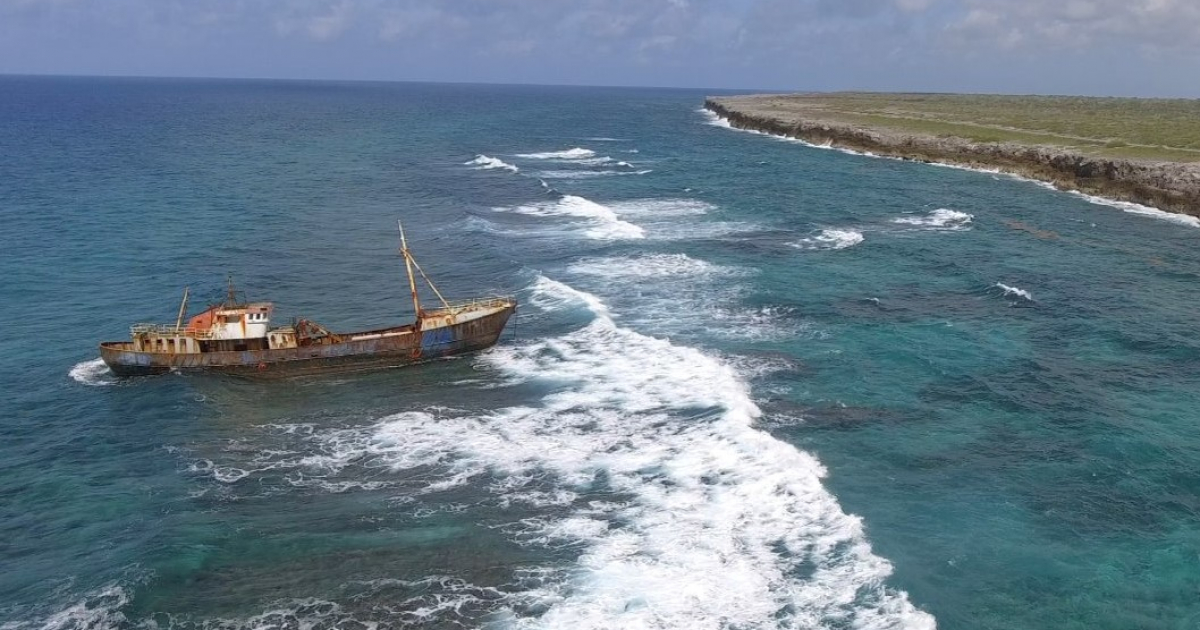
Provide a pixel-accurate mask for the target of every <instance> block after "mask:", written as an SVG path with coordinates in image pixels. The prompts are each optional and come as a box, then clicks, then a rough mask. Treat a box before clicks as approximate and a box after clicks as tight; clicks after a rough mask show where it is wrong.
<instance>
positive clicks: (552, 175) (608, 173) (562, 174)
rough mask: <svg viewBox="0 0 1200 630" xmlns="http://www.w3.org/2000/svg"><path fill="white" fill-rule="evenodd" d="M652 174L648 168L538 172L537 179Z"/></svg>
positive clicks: (651, 170)
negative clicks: (635, 169)
mask: <svg viewBox="0 0 1200 630" xmlns="http://www.w3.org/2000/svg"><path fill="white" fill-rule="evenodd" d="M653 172H654V170H653V169H648V168H646V169H641V170H637V171H539V172H538V177H545V178H547V179H593V178H596V177H612V176H621V175H648V174H650V173H653Z"/></svg>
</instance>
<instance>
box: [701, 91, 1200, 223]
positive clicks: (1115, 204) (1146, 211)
mask: <svg viewBox="0 0 1200 630" xmlns="http://www.w3.org/2000/svg"><path fill="white" fill-rule="evenodd" d="M698 111H700V112H701V113H703V114H704V116H705V118H707V123H708V124H710V125H713V126H715V127H721V128H723V129H733V130H734V131H742V132H746V133H753V134H757V135H761V136H767V137H770V138H775V139H777V140H786V141H790V142H796V143H799V144H803V145H805V146H808V147H811V148H814V149H832V150H835V151H840V152H842V153H848V154H851V155H861V156H865V157H873V158H879V159H888V160H901V161H904V159H903V158H897V157H892V156H886V155H876V154H874V153H871V152H869V151H854V150H852V149H845V148H842V147H834V146H832V145H829V144H813V143H811V142H806V141H804V140H800V139H798V138H789V137H787V136H780V135H776V134H771V133H765V132H762V131H756V130H753V129H740V128H738V127H734V126H733V125H731V124H730V123H729V120H728V119H726V118H724V117H721V116H718V115H717V114H716V113H714V112H712V111H709V110H707V109H701V110H698ZM924 163H925V164H928V165H930V166H936V167H938V168H949V169H954V170H960V171H971V172H975V173H988V174H991V175H1002V176H1004V177H1008V178H1011V179H1015V180H1018V181H1023V182H1029V183H1032V184H1034V185H1036V186H1039V187H1041V188H1046V189H1048V190H1053V191H1056V192H1066V193H1068V194H1071V195H1074V196H1077V197H1081V198H1083V199H1085V200H1087V201H1089V202H1091V203H1094V204H1097V205H1101V206H1108V207H1110V208H1117V209H1119V210H1124V211H1125V212H1129V213H1131V214H1138V215H1142V216H1147V217H1151V218H1154V219H1159V220H1162V221H1171V222H1173V223H1179V224H1181V225H1186V226H1189V227H1198V228H1200V218H1198V217H1193V216H1191V215H1186V214H1179V213H1175V212H1166V211H1164V210H1159V209H1158V208H1152V207H1150V206H1145V205H1142V204H1138V203H1133V202H1129V201H1118V200H1116V199H1107V198H1105V197H1098V196H1095V195H1089V194H1087V193H1082V192H1079V191H1077V190H1062V189H1060V188H1058V187H1057V186H1055V185H1054V184H1051V183H1050V182H1044V181H1041V180H1037V179H1031V178H1029V177H1024V176H1021V175H1017V174H1016V173H1009V172H1006V171H1004V170H1002V169H999V168H993V167H985V166H966V165H963V164H952V163H948V162H924Z"/></svg>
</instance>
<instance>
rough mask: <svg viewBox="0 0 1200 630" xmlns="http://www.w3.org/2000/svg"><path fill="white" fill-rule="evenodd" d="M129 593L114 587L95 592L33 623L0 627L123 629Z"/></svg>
mask: <svg viewBox="0 0 1200 630" xmlns="http://www.w3.org/2000/svg"><path fill="white" fill-rule="evenodd" d="M130 599H131V598H130V595H129V592H128V591H126V590H125V589H124V588H122V587H120V586H117V585H110V586H106V587H104V588H101V589H98V590H96V591H94V592H92V593H89V594H87V595H85V596H83V597H82V598H80V599H79V600H78V601H76V602H75V603H73V604H71V605H69V606H67V607H65V608H63V609H62V610H59V611H57V612H54V613H51V614H49V615H46V616H44V617H42V618H40V619H37V620H28V621H11V622H7V623H3V624H0V628H3V629H4V630H107V629H108V628H120V627H123V626H124V625H125V623H126V621H127V619H126V617H125V613H124V612H122V609H124V608H125V606H127V605H128V604H129V602H130Z"/></svg>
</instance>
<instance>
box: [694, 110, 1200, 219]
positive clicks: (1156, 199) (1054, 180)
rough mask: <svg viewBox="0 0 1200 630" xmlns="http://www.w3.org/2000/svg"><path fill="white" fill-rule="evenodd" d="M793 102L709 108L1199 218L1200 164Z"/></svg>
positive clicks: (757, 124) (738, 123)
mask: <svg viewBox="0 0 1200 630" xmlns="http://www.w3.org/2000/svg"><path fill="white" fill-rule="evenodd" d="M788 98H803V97H787V96H734V97H710V98H708V99H706V100H705V102H704V107H705V109H707V110H709V111H711V112H713V113H714V114H716V115H718V116H720V117H722V118H725V119H726V120H728V121H729V123H730V125H732V126H733V127H735V128H738V129H746V130H751V131H759V132H763V133H769V134H772V135H778V136H785V137H789V138H797V139H800V140H804V141H806V142H811V143H813V144H829V145H831V146H834V147H839V148H845V149H850V150H853V151H862V152H870V153H874V154H876V155H881V156H887V157H895V158H901V159H905V160H914V161H919V162H937V163H944V164H953V165H958V166H965V167H969V168H983V169H998V170H1000V171H1003V172H1006V173H1011V174H1014V175H1020V176H1022V177H1028V178H1030V179H1036V180H1040V181H1044V182H1048V183H1050V184H1052V185H1054V186H1055V187H1057V188H1059V189H1062V190H1071V191H1077V192H1081V193H1084V194H1088V195H1096V196H1099V197H1105V198H1108V199H1115V200H1118V201H1127V202H1132V203H1137V204H1142V205H1146V206H1150V207H1153V208H1158V209H1160V210H1165V211H1168V212H1176V213H1181V214H1187V215H1191V216H1194V217H1200V164H1198V163H1188V162H1155V161H1135V160H1119V159H1107V158H1098V157H1094V156H1088V155H1083V154H1079V153H1073V152H1071V151H1069V150H1066V149H1064V148H1062V147H1055V146H1048V145H1027V144H1016V143H1008V142H1004V143H989V142H973V141H971V140H967V139H964V138H958V137H944V136H933V135H922V134H912V133H904V132H898V131H895V130H889V129H886V128H881V127H861V126H855V125H849V124H846V123H841V122H837V121H832V120H822V119H820V118H818V117H813V116H809V115H806V114H804V113H803V112H799V111H794V110H793V111H780V109H781V108H780V107H779V103H781V102H784V101H786V99H788Z"/></svg>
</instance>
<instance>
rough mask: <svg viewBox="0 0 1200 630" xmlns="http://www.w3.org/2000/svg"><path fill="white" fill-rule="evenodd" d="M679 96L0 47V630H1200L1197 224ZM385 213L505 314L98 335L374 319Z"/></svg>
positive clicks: (395, 264) (394, 265)
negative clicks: (255, 363)
mask: <svg viewBox="0 0 1200 630" xmlns="http://www.w3.org/2000/svg"><path fill="white" fill-rule="evenodd" d="M703 96H704V94H703V93H701V92H693V91H672V90H647V89H610V88H604V89H601V88H551V87H517V86H511V87H508V86H469V85H421V84H370V83H344V84H343V83H319V82H313V83H306V82H251V81H242V82H235V81H195V80H143V79H138V80H134V79H85V78H22V77H3V78H0V218H2V219H3V227H4V229H3V231H2V232H0V252H2V255H0V278H3V282H2V283H0V330H2V331H3V335H0V392H2V393H0V432H2V433H0V435H2V436H3V440H0V628H3V630H25V629H36V628H47V629H54V628H110V627H112V628H131V627H157V628H243V627H244V628H251V627H288V628H301V627H303V628H335V627H336V628H367V627H379V628H384V627H428V628H450V627H456V628H457V627H464V626H465V627H487V628H525V627H546V628H730V629H734V628H736V629H745V628H763V627H780V628H839V629H840V628H929V627H932V626H933V625H934V624H936V626H937V627H940V628H944V629H958V628H971V629H975V628H985V629H987V628H997V629H998V628H1026V629H1037V628H1047V629H1049V628H1054V629H1062V628H1081V629H1082V628H1087V629H1109V628H1110V629H1113V630H1124V629H1127V628H1146V629H1172V630H1177V629H1191V628H1197V627H1200V520H1198V519H1197V516H1198V513H1200V422H1198V420H1200V393H1198V392H1200V340H1198V339H1197V335H1196V333H1195V330H1196V312H1197V309H1196V304H1197V300H1196V297H1195V296H1196V288H1197V286H1198V285H1200V229H1198V228H1196V227H1194V226H1191V225H1186V224H1182V223H1180V222H1176V221H1170V220H1166V219H1163V218H1161V217H1153V216H1144V215H1139V214H1134V213H1131V212H1127V211H1123V210H1122V209H1121V208H1118V207H1111V206H1106V205H1099V204H1096V203H1091V202H1089V201H1088V200H1086V199H1083V198H1080V197H1078V196H1073V195H1069V194H1065V193H1059V192H1055V191H1051V190H1047V189H1045V188H1043V187H1040V186H1037V185H1035V184H1033V183H1030V182H1023V181H1018V180H1015V179H1011V178H1007V177H1003V176H996V175H991V174H987V173H976V172H967V171H960V170H952V169H946V168H939V167H935V166H928V165H920V164H912V163H906V162H898V161H891V160H880V159H874V158H870V157H863V156H855V155H847V154H843V153H839V152H836V151H829V150H822V149H818V148H811V147H806V146H802V145H799V144H796V143H790V142H784V141H779V140H774V139H770V138H766V137H763V136H758V135H753V134H746V133H742V132H737V131H733V130H729V129H725V128H721V127H719V126H717V125H714V124H711V122H712V121H710V120H709V119H708V118H707V117H706V116H705V115H704V114H702V113H700V112H698V111H697V109H698V107H699V106H700V104H701V103H702V101H703ZM480 156H483V157H480ZM489 166H490V167H491V168H488V167H489ZM397 219H402V220H403V221H404V222H405V225H406V229H407V231H408V233H409V237H410V241H411V243H410V244H411V246H412V247H413V250H414V252H415V254H416V255H417V258H418V260H419V261H420V262H421V263H422V265H423V267H424V268H425V269H426V271H428V272H429V273H430V274H431V275H432V276H433V277H434V279H435V280H436V281H437V282H438V284H439V288H441V289H442V290H443V292H444V293H447V294H453V295H454V296H457V297H470V296H473V295H479V294H489V293H497V292H499V293H511V294H514V295H516V296H518V298H519V299H520V300H521V302H522V307H521V311H520V316H519V317H518V318H517V319H516V320H515V321H514V322H513V323H512V324H510V329H509V331H508V333H507V334H506V336H505V338H504V339H503V340H502V342H501V343H500V345H499V346H497V347H496V348H494V349H492V350H489V351H486V352H483V353H480V354H478V355H475V356H472V357H467V358H460V359H456V360H451V361H444V362H439V363H435V364H430V365H426V366H423V367H420V368H409V369H402V370H393V371H385V372H380V373H374V374H368V375H363V376H356V377H352V378H347V377H338V378H313V379H304V380H297V381H288V382H282V383H258V382H247V381H243V380H236V379H227V378H221V377H211V376H209V377H201V376H181V375H168V376H163V377H156V378H145V379H134V380H125V381H118V380H116V379H114V378H113V377H111V375H109V374H108V373H107V372H106V371H105V370H104V368H103V366H102V365H99V364H98V362H97V360H96V356H97V355H96V349H95V346H96V343H97V342H99V341H101V340H104V339H121V338H124V337H125V336H126V335H127V334H128V326H129V325H130V324H133V323H135V322H140V321H171V320H172V319H173V318H174V316H175V309H176V308H177V306H178V299H179V296H180V294H181V292H182V289H183V287H184V286H190V287H191V290H192V294H193V296H194V298H193V303H196V302H197V301H203V299H202V298H204V297H207V296H218V295H219V294H220V292H221V290H222V288H223V286H224V280H225V277H226V275H227V274H233V276H234V279H235V280H236V281H237V283H238V285H239V287H240V288H241V289H243V290H245V291H246V292H247V293H248V294H249V295H250V296H251V297H252V298H256V299H270V300H273V301H274V302H275V303H276V305H277V309H278V310H277V312H278V313H279V314H280V315H281V318H287V317H291V316H305V317H309V318H312V319H315V320H317V321H319V322H321V323H323V324H325V325H326V326H328V327H330V328H334V329H342V330H349V329H356V328H362V327H369V326H376V325H381V324H390V323H395V322H402V321H405V320H406V319H407V318H409V317H410V315H411V306H410V304H409V303H408V301H407V287H406V285H405V279H404V277H403V272H402V267H401V265H400V262H399V259H398V257H397V255H396V247H397V236H396V233H395V221H396V220H397Z"/></svg>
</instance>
